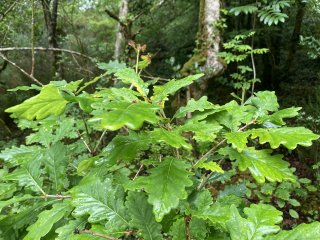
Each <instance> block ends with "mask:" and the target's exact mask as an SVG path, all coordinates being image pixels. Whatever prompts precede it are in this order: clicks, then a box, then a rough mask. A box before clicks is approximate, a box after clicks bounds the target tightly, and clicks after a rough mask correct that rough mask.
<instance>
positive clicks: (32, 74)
mask: <svg viewBox="0 0 320 240" xmlns="http://www.w3.org/2000/svg"><path fill="white" fill-rule="evenodd" d="M34 47H35V39H34V0H32V19H31V73H30V75H31V76H34V65H35V56H34V55H35V54H34Z"/></svg>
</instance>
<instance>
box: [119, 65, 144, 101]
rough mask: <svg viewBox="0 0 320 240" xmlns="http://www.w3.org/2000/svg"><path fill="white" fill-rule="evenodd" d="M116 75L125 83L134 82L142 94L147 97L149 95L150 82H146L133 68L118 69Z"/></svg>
mask: <svg viewBox="0 0 320 240" xmlns="http://www.w3.org/2000/svg"><path fill="white" fill-rule="evenodd" d="M115 76H116V77H117V78H118V79H119V80H121V81H122V82H123V83H126V84H132V85H133V86H134V87H136V89H137V91H138V92H139V93H140V94H141V95H142V96H144V97H146V96H147V95H148V93H149V89H148V84H147V83H145V82H144V81H143V80H142V79H141V78H140V76H139V75H138V74H137V73H136V72H135V71H134V70H133V69H131V68H124V69H121V70H118V71H117V72H116V73H115Z"/></svg>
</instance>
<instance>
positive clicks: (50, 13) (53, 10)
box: [41, 0, 62, 75]
mask: <svg viewBox="0 0 320 240" xmlns="http://www.w3.org/2000/svg"><path fill="white" fill-rule="evenodd" d="M51 3H52V6H51ZM41 4H42V10H43V16H44V20H45V23H46V29H47V34H48V46H49V48H59V46H58V34H57V19H58V5H59V1H58V0H53V1H51V0H41ZM52 59H53V67H54V70H55V71H56V72H57V73H58V74H59V75H61V74H62V66H61V64H59V60H60V57H59V54H58V53H57V52H52Z"/></svg>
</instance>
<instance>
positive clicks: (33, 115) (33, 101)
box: [6, 84, 68, 120]
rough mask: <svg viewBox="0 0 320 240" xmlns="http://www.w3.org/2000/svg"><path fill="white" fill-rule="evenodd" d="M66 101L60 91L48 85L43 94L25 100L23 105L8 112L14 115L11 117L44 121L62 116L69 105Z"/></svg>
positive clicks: (9, 109) (43, 89)
mask: <svg viewBox="0 0 320 240" xmlns="http://www.w3.org/2000/svg"><path fill="white" fill-rule="evenodd" d="M67 103H68V101H66V100H65V99H64V98H63V97H62V95H61V94H60V92H59V89H58V88H57V87H55V86H53V85H50V84H49V85H46V86H44V87H43V88H42V89H41V92H40V93H39V94H38V95H36V96H34V97H31V98H29V99H27V100H25V101H24V102H23V103H21V104H19V105H16V106H14V107H11V108H8V109H6V112H8V113H12V114H11V117H14V118H25V119H28V120H33V119H37V120H40V119H43V118H46V117H48V116H50V115H56V116H58V115H60V114H62V113H63V112H64V109H65V107H66V105H67Z"/></svg>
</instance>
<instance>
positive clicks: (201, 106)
mask: <svg viewBox="0 0 320 240" xmlns="http://www.w3.org/2000/svg"><path fill="white" fill-rule="evenodd" d="M212 108H214V105H213V104H212V103H211V102H208V97H207V96H203V97H202V98H200V99H199V100H197V101H196V100H194V99H191V100H189V101H188V103H187V106H185V107H181V108H179V109H178V111H177V112H176V113H175V114H174V116H173V117H172V118H182V117H185V116H186V115H187V113H188V112H190V113H191V112H194V111H200V112H203V111H204V110H206V109H212Z"/></svg>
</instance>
